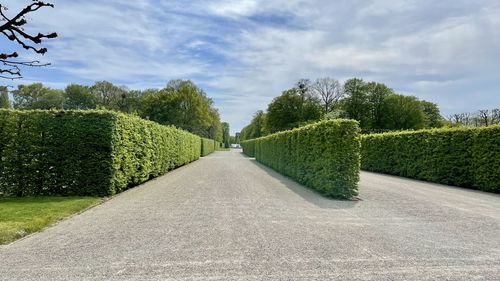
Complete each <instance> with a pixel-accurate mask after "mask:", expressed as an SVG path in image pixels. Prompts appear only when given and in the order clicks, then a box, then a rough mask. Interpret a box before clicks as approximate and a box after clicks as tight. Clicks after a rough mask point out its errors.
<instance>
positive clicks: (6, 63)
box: [0, 0, 57, 79]
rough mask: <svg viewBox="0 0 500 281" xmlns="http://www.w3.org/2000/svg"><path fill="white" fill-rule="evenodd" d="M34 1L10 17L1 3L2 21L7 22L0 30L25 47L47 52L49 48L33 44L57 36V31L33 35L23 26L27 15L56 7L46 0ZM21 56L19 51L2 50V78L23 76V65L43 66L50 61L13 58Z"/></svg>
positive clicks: (8, 37) (0, 17) (0, 54)
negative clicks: (41, 61)
mask: <svg viewBox="0 0 500 281" xmlns="http://www.w3.org/2000/svg"><path fill="white" fill-rule="evenodd" d="M32 2H33V3H31V4H30V5H28V6H26V7H25V8H24V9H22V10H21V11H20V12H19V13H17V14H16V15H15V16H14V17H12V18H9V17H8V16H7V15H6V14H5V11H6V10H7V7H5V6H4V5H2V4H0V22H5V23H3V24H2V25H0V32H1V33H2V34H3V35H5V37H7V39H8V40H10V41H12V42H15V43H17V44H18V45H20V46H21V47H22V48H23V49H26V50H32V51H34V52H35V53H37V54H41V55H43V54H45V53H46V52H47V48H43V47H42V48H38V47H35V46H34V45H32V44H35V45H38V44H41V43H42V42H43V41H44V40H45V39H52V38H56V37H57V33H55V32H53V33H48V34H43V33H38V34H37V35H31V34H29V33H27V32H26V31H25V30H24V28H23V26H24V25H25V24H27V20H26V16H27V15H28V14H29V13H32V12H35V11H38V10H39V9H41V8H43V7H50V8H54V5H53V4H51V3H46V2H44V1H37V0H32ZM17 57H19V55H18V53H17V52H0V63H1V64H3V67H2V66H0V74H3V75H0V78H4V79H19V78H22V75H21V67H43V66H48V65H50V63H40V61H38V60H33V61H16V60H13V59H15V58H17Z"/></svg>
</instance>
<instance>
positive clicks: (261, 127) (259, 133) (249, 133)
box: [240, 110, 269, 141]
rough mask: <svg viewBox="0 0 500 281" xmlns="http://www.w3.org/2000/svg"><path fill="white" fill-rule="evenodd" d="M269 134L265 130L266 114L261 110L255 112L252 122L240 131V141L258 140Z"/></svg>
mask: <svg viewBox="0 0 500 281" xmlns="http://www.w3.org/2000/svg"><path fill="white" fill-rule="evenodd" d="M268 134H269V130H268V129H267V114H266V113H264V112H263V111H262V110H259V111H257V112H255V114H254V115H253V118H252V121H251V122H250V124H249V125H248V126H246V127H245V128H243V129H242V130H241V136H240V138H241V140H242V141H243V140H249V139H255V138H260V137H263V136H265V135H268Z"/></svg>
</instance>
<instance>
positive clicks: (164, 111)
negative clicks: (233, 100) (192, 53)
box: [140, 80, 222, 141]
mask: <svg viewBox="0 0 500 281" xmlns="http://www.w3.org/2000/svg"><path fill="white" fill-rule="evenodd" d="M140 115H141V116H142V117H144V118H147V119H150V120H153V121H156V122H158V123H161V124H165V125H174V126H176V127H179V128H181V129H184V130H187V131H189V132H192V133H194V134H197V135H199V136H203V137H207V138H212V139H215V140H218V141H222V125H221V124H220V116H219V113H218V111H217V110H216V109H215V108H214V107H213V102H212V100H211V99H210V98H208V97H207V95H206V94H205V92H203V90H201V89H200V88H198V87H197V86H196V85H195V84H194V83H193V82H191V81H189V80H172V81H170V82H169V83H168V84H167V87H165V88H164V89H162V90H147V91H145V92H144V93H143V98H142V100H141V110H140Z"/></svg>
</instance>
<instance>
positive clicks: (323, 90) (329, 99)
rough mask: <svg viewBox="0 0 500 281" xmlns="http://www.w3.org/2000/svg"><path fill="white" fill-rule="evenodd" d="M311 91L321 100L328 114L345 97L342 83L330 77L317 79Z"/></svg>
mask: <svg viewBox="0 0 500 281" xmlns="http://www.w3.org/2000/svg"><path fill="white" fill-rule="evenodd" d="M311 89H312V91H313V92H314V94H315V95H316V96H318V97H319V98H320V99H321V101H322V103H323V107H324V111H325V113H326V114H328V113H330V112H331V111H332V110H333V109H334V108H335V106H336V105H337V103H338V102H339V100H340V99H341V98H342V97H343V95H344V92H343V90H342V85H341V84H340V82H339V81H338V80H335V79H333V78H329V77H325V78H320V79H317V80H316V81H315V82H314V83H313V84H312V85H311Z"/></svg>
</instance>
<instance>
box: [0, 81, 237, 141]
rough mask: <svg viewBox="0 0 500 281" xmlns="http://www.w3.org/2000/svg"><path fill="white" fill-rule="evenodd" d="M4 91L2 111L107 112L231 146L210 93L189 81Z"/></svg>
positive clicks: (0, 95)
mask: <svg viewBox="0 0 500 281" xmlns="http://www.w3.org/2000/svg"><path fill="white" fill-rule="evenodd" d="M11 94H12V97H13V102H12V104H11V102H10V100H9V96H8V91H7V88H6V87H1V88H0V108H11V107H13V108H15V109H20V110H24V109H81V110H86V109H107V110H113V111H120V112H124V113H128V114H133V115H137V116H140V117H142V118H144V119H148V120H152V121H155V122H158V123H160V124H163V125H173V126H176V127H177V128H181V129H183V130H186V131H188V132H191V133H194V134H196V135H199V136H201V137H205V138H210V139H214V140H216V141H219V142H224V143H225V144H227V146H229V124H228V123H222V122H221V121H220V116H219V112H218V110H217V109H216V108H215V107H214V104H213V101H212V100H211V99H210V98H209V97H208V96H207V94H206V93H205V92H204V91H203V90H202V89H200V88H199V87H198V86H196V85H195V84H194V83H193V82H191V81H189V80H171V81H170V82H168V84H167V86H166V87H165V88H163V89H147V90H143V91H140V90H130V89H128V88H126V87H124V86H116V85H114V84H112V83H110V82H107V81H99V82H96V83H95V84H94V85H92V86H85V85H79V84H71V85H68V86H67V87H66V88H65V89H64V90H59V89H52V88H49V87H46V86H44V85H43V84H41V83H35V84H30V85H19V86H18V88H17V89H16V90H13V91H12V92H11Z"/></svg>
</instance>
